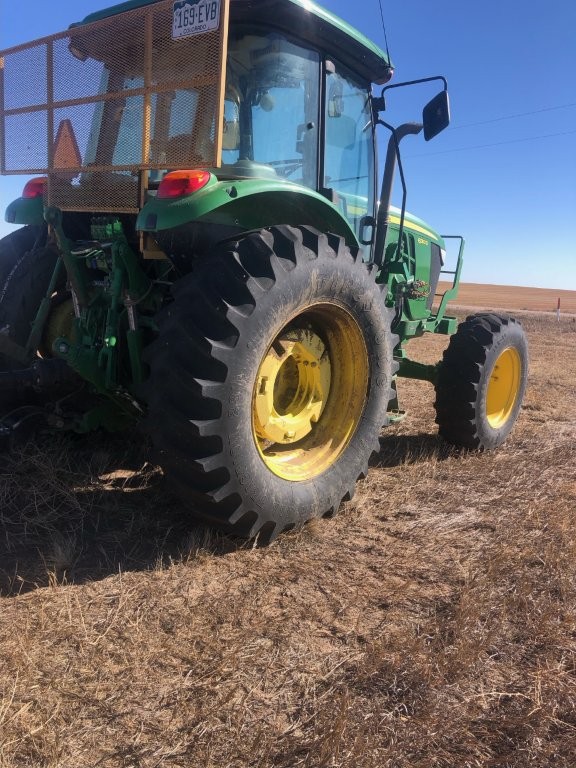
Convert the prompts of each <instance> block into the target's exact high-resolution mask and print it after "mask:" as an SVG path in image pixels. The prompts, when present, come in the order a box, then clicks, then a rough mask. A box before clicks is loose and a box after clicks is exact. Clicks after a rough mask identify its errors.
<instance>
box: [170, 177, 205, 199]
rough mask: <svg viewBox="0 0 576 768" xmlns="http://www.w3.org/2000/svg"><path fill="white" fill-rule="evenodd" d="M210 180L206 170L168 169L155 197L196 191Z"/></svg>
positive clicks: (180, 195) (189, 193) (177, 195)
mask: <svg viewBox="0 0 576 768" xmlns="http://www.w3.org/2000/svg"><path fill="white" fill-rule="evenodd" d="M209 181H210V173H209V172H208V171H170V173H167V174H166V176H164V178H163V179H162V181H161V182H160V186H159V187H158V193H157V197H160V198H167V197H182V196H183V195H191V194H192V193H193V192H197V191H198V190H199V189H202V187H205V186H206V184H208V182H209Z"/></svg>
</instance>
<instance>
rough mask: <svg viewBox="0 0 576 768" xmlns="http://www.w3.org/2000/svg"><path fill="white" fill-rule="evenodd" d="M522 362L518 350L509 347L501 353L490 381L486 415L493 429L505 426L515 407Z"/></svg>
mask: <svg viewBox="0 0 576 768" xmlns="http://www.w3.org/2000/svg"><path fill="white" fill-rule="evenodd" d="M521 370H522V362H521V360H520V355H519V354H518V351H517V350H516V349H514V348H513V347H508V348H507V349H505V350H504V351H503V352H501V353H500V355H499V356H498V358H497V360H496V362H495V363H494V368H493V369H492V373H491V374H490V381H489V382H488V392H487V395H486V417H487V419H488V423H489V424H490V426H491V427H492V428H493V429H499V428H500V427H502V426H504V424H506V422H507V421H508V419H509V418H510V415H511V413H512V411H513V409H514V404H515V403H516V400H517V398H518V392H519V390H520V381H521Z"/></svg>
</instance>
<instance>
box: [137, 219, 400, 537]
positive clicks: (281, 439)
mask: <svg viewBox="0 0 576 768" xmlns="http://www.w3.org/2000/svg"><path fill="white" fill-rule="evenodd" d="M173 294H174V302H173V303H172V304H171V305H169V306H168V307H167V308H166V309H165V310H163V313H161V315H160V317H159V337H158V339H157V340H156V341H155V342H154V343H153V344H152V345H151V346H150V348H149V349H148V351H147V354H146V359H147V361H148V364H149V366H150V378H149V380H148V382H147V384H146V385H145V393H144V395H145V399H146V400H147V402H148V418H147V426H148V431H149V433H150V434H151V437H152V440H153V442H154V444H155V446H156V448H157V450H158V460H159V463H160V464H161V465H162V466H163V468H164V470H165V472H166V475H167V477H168V479H169V481H170V482H171V484H172V486H173V488H174V489H175V490H176V492H177V493H178V494H179V495H180V496H181V497H182V498H183V499H184V500H185V501H187V502H191V503H192V504H193V506H194V509H195V511H196V513H198V514H199V515H200V516H201V517H203V518H204V519H205V520H207V521H208V522H211V523H215V524H217V525H219V526H223V527H225V528H227V529H229V530H232V531H233V532H234V533H237V534H239V535H242V536H247V537H254V536H256V535H259V537H260V539H261V540H269V539H271V538H273V537H274V536H275V535H276V534H278V533H279V532H280V531H282V530H284V529H287V528H292V527H295V526H300V525H302V524H303V523H304V522H305V521H306V520H308V519H310V518H312V517H318V516H322V515H326V514H330V513H333V512H335V511H336V510H337V509H338V507H339V506H340V504H341V502H342V500H343V499H346V498H350V497H351V496H352V494H353V492H354V486H355V483H356V481H357V479H358V478H359V477H361V476H363V475H364V474H365V473H366V472H367V469H368V460H369V458H370V456H371V454H372V452H373V451H375V450H378V448H379V444H378V435H379V433H380V429H381V427H382V425H383V424H385V423H386V408H387V405H388V400H389V397H390V387H391V376H392V365H393V362H392V338H391V334H390V320H391V318H390V314H389V312H388V310H386V309H385V307H384V303H383V294H382V290H381V287H380V286H378V285H376V283H375V281H374V275H373V273H371V272H370V271H369V269H368V268H367V267H366V265H365V264H363V263H362V261H361V260H360V258H359V257H358V256H357V254H356V253H354V254H353V253H352V252H351V251H350V249H349V248H347V246H346V245H345V243H344V242H343V241H342V239H341V238H339V237H337V236H330V235H322V234H320V233H318V232H316V231H315V230H313V229H311V228H307V227H302V228H294V227H287V226H284V227H275V228H271V229H267V230H263V231H261V232H257V233H252V234H249V235H247V236H246V237H244V238H243V239H241V240H238V241H236V242H233V243H229V244H228V245H224V246H223V247H221V248H220V249H219V251H218V252H217V253H215V254H214V255H212V256H211V257H210V258H209V259H207V260H206V261H205V262H203V263H200V264H199V266H198V268H197V269H196V270H195V271H194V272H193V273H191V274H190V275H187V276H186V277H184V278H183V279H182V280H180V281H179V282H178V283H177V284H176V285H175V286H174V288H173Z"/></svg>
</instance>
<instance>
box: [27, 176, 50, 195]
mask: <svg viewBox="0 0 576 768" xmlns="http://www.w3.org/2000/svg"><path fill="white" fill-rule="evenodd" d="M46 181H47V179H46V176H37V177H36V178H35V179H30V181H27V182H26V184H25V185H24V189H23V190H22V197H24V198H26V199H27V200H30V199H32V198H33V197H42V195H43V194H44V190H45V189H46Z"/></svg>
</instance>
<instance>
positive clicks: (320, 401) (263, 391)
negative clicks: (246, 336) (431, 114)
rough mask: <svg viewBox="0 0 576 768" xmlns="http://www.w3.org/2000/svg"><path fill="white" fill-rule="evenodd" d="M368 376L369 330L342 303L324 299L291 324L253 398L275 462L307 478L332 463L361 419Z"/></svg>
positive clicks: (278, 468) (260, 438)
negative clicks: (329, 301) (367, 334)
mask: <svg viewBox="0 0 576 768" xmlns="http://www.w3.org/2000/svg"><path fill="white" fill-rule="evenodd" d="M368 380H369V363H368V353H367V350H366V344H365V342H364V337H363V334H362V331H361V329H360V327H359V325H358V323H357V322H356V320H355V319H354V318H353V317H352V315H351V314H350V313H349V312H348V311H347V310H345V309H344V308H343V307H340V306H339V305H337V304H318V305H316V306H314V307H311V308H309V309H308V310H306V312H304V313H302V314H300V315H298V316H296V317H295V318H293V319H292V320H291V321H290V322H289V323H288V324H287V325H285V326H284V327H283V328H282V329H281V330H280V332H279V333H277V335H276V336H275V338H274V341H273V342H272V344H271V345H270V347H269V348H268V350H267V352H266V354H265V355H264V357H263V358H262V360H261V362H260V366H259V368H258V373H257V376H256V381H255V384H254V390H253V397H252V434H253V437H254V441H255V443H256V447H257V449H258V452H259V454H260V457H261V458H262V460H263V461H264V463H265V465H266V466H267V467H268V469H269V470H270V471H271V472H273V473H274V474H275V475H277V476H278V477H281V478H284V479H286V480H292V481H295V482H302V481H305V480H309V479H311V478H313V477H317V476H318V475H320V474H322V473H323V472H325V471H326V470H327V469H328V468H329V467H330V466H332V465H333V464H334V463H335V462H336V461H337V459H338V457H339V456H340V455H341V454H342V452H343V451H344V449H345V448H346V446H347V445H348V443H349V442H350V439H351V438H352V436H353V434H354V432H355V430H356V428H357V426H358V423H359V422H360V418H361V416H362V412H363V410H364V404H365V401H366V394H367V391H368Z"/></svg>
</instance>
